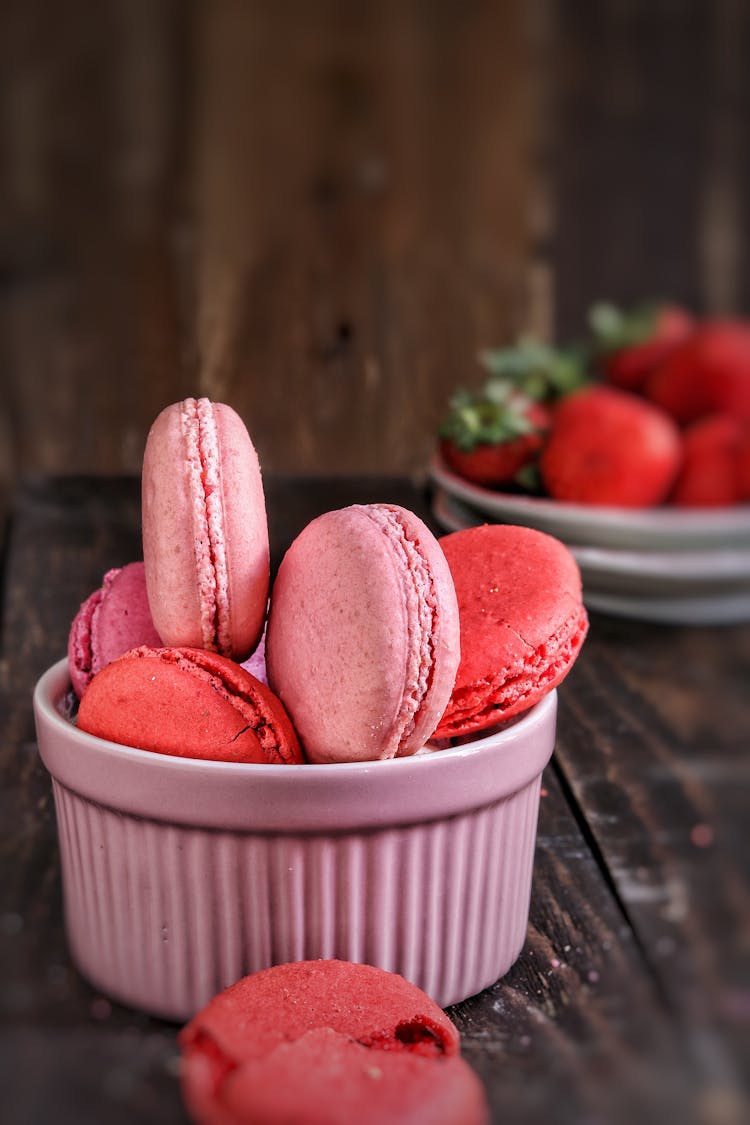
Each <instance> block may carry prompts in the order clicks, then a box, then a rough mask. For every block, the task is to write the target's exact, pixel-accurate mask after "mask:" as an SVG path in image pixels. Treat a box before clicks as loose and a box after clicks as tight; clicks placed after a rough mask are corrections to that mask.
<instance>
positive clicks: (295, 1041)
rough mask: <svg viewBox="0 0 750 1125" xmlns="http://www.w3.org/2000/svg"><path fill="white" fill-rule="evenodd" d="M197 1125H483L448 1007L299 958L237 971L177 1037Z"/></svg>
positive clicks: (365, 974) (367, 972) (481, 1105)
mask: <svg viewBox="0 0 750 1125" xmlns="http://www.w3.org/2000/svg"><path fill="white" fill-rule="evenodd" d="M180 1046H181V1048H182V1052H183V1066H182V1088H183V1094H184V1097H185V1101H186V1104H187V1106H188V1109H189V1110H190V1113H191V1116H192V1117H193V1120H194V1121H196V1122H197V1123H198V1125H244V1123H249V1122H254V1123H259V1122H260V1123H264V1125H283V1123H289V1122H294V1125H351V1123H352V1122H357V1123H358V1125H398V1123H402V1125H485V1123H486V1122H487V1120H488V1113H487V1105H486V1099H485V1095H484V1091H483V1089H482V1086H481V1083H480V1082H479V1080H478V1078H477V1077H476V1075H475V1074H474V1072H473V1071H472V1070H471V1068H470V1067H469V1066H468V1065H467V1064H466V1063H465V1062H464V1060H463V1059H461V1057H460V1054H459V1036H458V1031H457V1029H456V1027H455V1025H454V1024H453V1023H452V1022H451V1020H450V1019H449V1018H448V1016H447V1015H446V1014H445V1012H443V1011H442V1009H441V1008H440V1007H439V1006H438V1005H437V1004H436V1003H435V1002H434V1001H433V1000H431V999H430V998H429V997H428V996H427V995H426V994H425V993H424V992H422V991H421V989H419V988H417V987H416V985H413V984H410V983H408V982H407V981H406V980H404V979H403V977H401V976H398V975H397V974H395V973H391V972H387V971H385V970H384V969H378V968H375V967H373V966H371V965H364V964H353V963H351V962H346V961H340V960H321V961H299V962H295V963H291V964H282V965H277V966H275V967H273V968H270V969H266V970H263V971H261V972H258V973H255V974H253V975H252V976H249V977H245V978H244V979H242V980H240V981H238V982H237V983H236V984H234V985H232V986H231V987H230V988H228V989H226V990H225V991H224V992H222V993H220V994H219V995H218V996H216V997H215V998H214V999H213V1000H211V1001H210V1003H209V1004H208V1005H207V1006H206V1007H205V1008H204V1009H203V1011H201V1012H199V1013H198V1015H196V1016H195V1017H194V1018H193V1019H192V1020H191V1021H190V1023H189V1024H188V1025H187V1027H186V1028H185V1029H184V1030H183V1031H182V1033H181V1035H180Z"/></svg>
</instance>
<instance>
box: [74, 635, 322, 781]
mask: <svg viewBox="0 0 750 1125" xmlns="http://www.w3.org/2000/svg"><path fill="white" fill-rule="evenodd" d="M78 726H79V728H80V729H81V730H84V731H86V732H87V733H88V734H93V735H96V736H97V737H98V738H105V739H107V740H108V741H110V742H118V743H120V744H121V745H124V746H134V747H137V748H139V749H141V750H152V751H154V752H156V753H160V754H171V755H174V756H177V757H182V758H201V759H208V760H216V761H225V762H256V763H261V764H275V763H277V764H282V763H285V762H301V761H302V760H303V757H302V752H301V750H300V746H299V742H298V740H297V735H296V733H295V731H294V728H293V726H292V724H291V721H290V719H289V716H288V715H287V713H286V711H285V710H284V707H283V705H282V704H281V702H280V701H279V700H278V699H277V698H276V696H275V695H274V694H273V692H272V691H271V690H270V689H269V688H267V687H266V686H265V684H262V683H260V681H259V680H256V679H255V677H254V676H251V675H250V673H249V672H246V671H245V670H244V669H243V668H241V667H240V666H239V664H235V663H234V662H233V661H231V660H228V659H227V658H226V657H223V656H219V655H218V653H214V652H206V651H204V650H203V649H190V648H184V649H180V648H146V647H143V648H138V649H134V650H133V651H131V652H128V653H125V655H124V656H121V657H119V658H118V659H117V660H114V661H113V662H112V663H111V664H108V665H107V667H106V668H103V669H102V670H101V672H99V673H98V675H96V676H95V677H94V678H93V680H92V681H91V683H90V684H89V686H88V689H87V691H86V692H85V694H84V696H83V699H82V700H81V706H80V708H79V711H78Z"/></svg>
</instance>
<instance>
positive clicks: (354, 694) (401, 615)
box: [68, 399, 587, 764]
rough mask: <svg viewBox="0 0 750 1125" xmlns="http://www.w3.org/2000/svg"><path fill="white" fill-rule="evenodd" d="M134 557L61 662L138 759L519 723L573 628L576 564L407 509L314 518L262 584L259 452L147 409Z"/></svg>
mask: <svg viewBox="0 0 750 1125" xmlns="http://www.w3.org/2000/svg"><path fill="white" fill-rule="evenodd" d="M142 486H143V488H142V505H143V510H142V519H143V556H144V558H143V563H140V562H135V563H131V564H128V565H127V566H124V567H123V568H122V569H120V570H113V571H109V572H108V573H107V574H106V575H105V576H104V580H103V583H102V586H101V588H100V589H99V590H97V591H95V592H94V593H93V594H92V595H91V596H90V597H89V598H88V599H87V600H86V601H85V602H84V603H83V605H82V606H81V608H80V610H79V612H78V614H77V615H76V618H75V620H74V622H73V625H72V627H71V631H70V638H69V649H68V657H69V664H70V673H71V681H72V685H73V689H74V691H75V693H76V695H77V696H78V699H79V700H80V703H79V707H78V714H77V723H78V726H79V728H80V729H82V730H84V731H87V732H89V733H91V734H94V735H97V736H98V737H100V738H104V739H107V740H109V741H112V742H117V743H121V744H124V745H128V746H133V747H137V748H140V749H143V750H148V751H153V752H157V753H164V754H172V755H179V756H182V757H188V758H202V759H216V760H221V761H235V762H251V763H252V762H256V763H279V764H282V763H289V764H294V763H303V762H307V763H321V762H325V763H335V762H356V761H376V760H380V759H387V758H393V757H402V756H407V755H411V754H414V753H416V752H417V751H419V750H421V749H422V748H423V747H424V746H425V745H426V744H428V743H430V740H432V745H434V746H436V747H440V746H441V745H445V741H444V740H446V739H450V740H455V739H456V738H466V737H471V736H474V735H476V734H477V733H478V732H481V731H486V730H488V729H490V728H492V727H495V726H497V725H498V724H500V723H503V722H505V721H507V720H508V719H511V718H513V717H515V716H518V715H520V714H522V713H523V712H525V711H527V710H528V709H529V708H531V707H532V706H533V705H534V704H535V703H537V702H538V701H539V700H540V699H541V698H542V696H543V695H545V694H546V693H547V692H549V691H551V690H552V689H553V688H554V687H555V686H556V685H557V684H559V683H560V681H561V680H562V679H563V678H564V676H565V675H566V674H567V672H568V671H569V670H570V667H571V666H572V664H573V662H574V660H575V658H576V656H577V655H578V652H579V651H580V648H581V645H582V643H583V640H584V637H585V635H586V630H587V618H586V613H585V610H584V608H583V605H582V601H581V583H580V575H579V572H578V568H577V565H576V563H575V561H574V559H573V558H572V556H571V554H570V553H569V551H568V550H567V548H566V547H564V546H563V545H562V544H561V543H559V542H558V541H557V540H555V539H553V538H551V537H550V536H547V535H544V534H543V533H541V532H537V531H533V530H530V529H528V528H519V527H512V526H500V525H487V526H484V527H477V528H471V529H469V530H466V531H460V532H456V533H454V534H453V535H449V536H447V537H445V538H444V539H443V540H441V541H438V540H436V539H435V537H434V536H433V535H432V533H431V532H430V530H429V528H428V527H427V526H426V525H425V524H424V523H423V522H422V520H420V519H419V518H418V517H417V516H416V515H415V514H414V513H413V512H410V511H408V510H406V509H404V508H401V507H398V506H396V505H393V504H355V505H352V506H351V507H348V508H344V509H340V510H337V511H331V512H327V513H325V514H323V515H321V516H319V517H318V518H317V519H315V520H313V521H312V522H311V523H310V524H308V526H307V527H305V528H304V529H303V531H302V532H301V533H300V535H299V536H298V537H297V538H296V539H295V540H294V542H293V543H292V544H291V546H290V547H289V549H288V551H287V552H286V555H285V556H284V558H283V560H282V562H281V565H280V567H279V570H278V574H277V576H276V578H275V581H274V582H273V586H272V587H271V581H270V566H269V541H268V526H267V519H266V509H265V501H264V493H263V485H262V479H261V472H260V466H259V463H258V457H257V454H256V452H255V449H254V447H253V444H252V441H251V439H250V436H249V434H248V432H247V430H246V428H245V426H244V424H243V422H242V421H241V419H240V418H239V417H238V415H237V414H236V413H235V412H234V411H233V410H232V409H231V407H229V406H226V405H224V404H221V403H213V402H210V401H209V400H208V399H197V400H196V399H186V400H185V401H183V402H180V403H175V404H173V405H171V406H169V407H167V408H166V409H165V410H163V411H162V413H161V414H160V415H159V417H158V418H157V419H156V421H155V423H154V425H153V426H152V428H151V431H150V433H149V436H148V440H147V444H146V451H145V456H144V462H143V481H142Z"/></svg>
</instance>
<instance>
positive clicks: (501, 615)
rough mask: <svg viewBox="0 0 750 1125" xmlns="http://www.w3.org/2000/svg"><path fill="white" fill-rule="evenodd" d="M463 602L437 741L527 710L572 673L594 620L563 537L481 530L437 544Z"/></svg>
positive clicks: (505, 528)
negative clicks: (457, 655) (457, 654)
mask: <svg viewBox="0 0 750 1125" xmlns="http://www.w3.org/2000/svg"><path fill="white" fill-rule="evenodd" d="M440 543H441V546H442V548H443V550H444V552H445V555H446V558H447V560H448V565H449V566H450V569H451V574H452V575H453V580H454V583H455V587H456V594H457V596H458V608H459V614H460V619H461V664H460V666H459V669H458V674H457V676H456V683H455V686H454V689H453V693H452V695H451V698H450V702H449V703H448V706H447V707H446V710H445V714H444V715H443V717H442V719H441V720H440V726H439V728H438V731H437V736H438V738H451V737H456V736H459V735H464V736H465V735H469V734H472V733H476V732H478V731H482V730H487V729H488V728H489V727H491V726H493V725H495V724H497V723H501V722H504V721H505V720H506V719H510V718H511V717H512V716H514V715H518V714H520V713H521V712H523V711H527V710H528V709H529V707H532V706H533V705H534V704H535V703H538V702H539V700H540V699H541V698H542V697H543V696H544V695H546V694H547V693H548V692H550V691H551V690H552V689H553V688H554V687H556V686H557V685H558V684H559V683H560V682H561V681H562V680H563V678H564V677H565V676H566V675H567V674H568V672H569V671H570V669H571V667H572V666H573V663H574V662H575V660H576V657H577V656H578V653H579V652H580V650H581V645H582V644H583V641H584V638H585V636H586V632H587V630H588V617H587V614H586V610H585V609H584V606H583V601H582V596H581V574H580V571H579V569H578V564H577V563H576V561H575V559H574V558H573V555H572V554H571V553H570V551H569V550H568V548H567V547H565V546H564V544H562V543H561V542H560V541H559V540H558V539H554V538H553V537H552V536H551V535H545V534H544V532H541V531H535V530H534V529H533V528H530V527H514V526H512V525H504V524H485V525H484V526H482V527H471V528H467V529H466V530H464V531H456V532H454V533H453V534H452V535H446V536H445V537H444V538H443V539H441V540H440Z"/></svg>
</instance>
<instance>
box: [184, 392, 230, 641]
mask: <svg viewBox="0 0 750 1125" xmlns="http://www.w3.org/2000/svg"><path fill="white" fill-rule="evenodd" d="M180 424H181V431H182V436H183V442H184V447H185V464H186V472H187V476H188V488H189V491H190V498H191V509H192V514H193V530H194V538H195V567H196V574H197V578H198V596H199V602H200V627H201V639H202V644H203V647H204V648H206V649H209V650H210V651H213V652H216V651H218V652H224V653H229V652H231V648H232V642H231V629H230V623H229V612H228V606H229V578H228V570H227V558H226V550H225V545H224V525H223V508H222V491H221V457H220V450H219V437H218V433H217V429H216V421H215V418H214V412H213V405H212V403H211V401H210V400H209V399H207V398H199V399H194V398H187V399H185V400H184V402H183V403H182V404H181V411H180Z"/></svg>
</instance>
